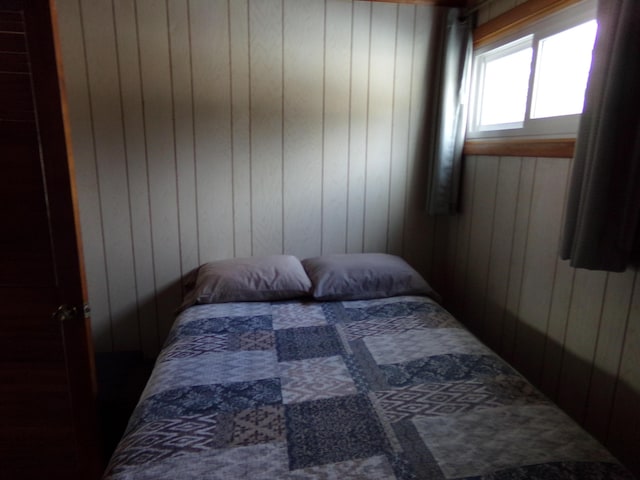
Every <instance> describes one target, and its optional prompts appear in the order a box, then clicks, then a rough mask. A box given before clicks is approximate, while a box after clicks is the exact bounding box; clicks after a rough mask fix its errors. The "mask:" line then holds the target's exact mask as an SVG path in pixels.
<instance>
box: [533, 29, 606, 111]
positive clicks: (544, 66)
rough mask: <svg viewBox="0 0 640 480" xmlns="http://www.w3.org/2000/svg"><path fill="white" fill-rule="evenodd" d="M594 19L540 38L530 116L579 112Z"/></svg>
mask: <svg viewBox="0 0 640 480" xmlns="http://www.w3.org/2000/svg"><path fill="white" fill-rule="evenodd" d="M597 29H598V24H597V22H596V21H595V20H591V21H590V22H587V23H583V24H582V25H578V26H577V27H573V28H571V29H569V30H565V31H564V32H560V33H558V34H556V35H552V36H550V37H547V38H544V39H542V40H540V44H539V47H538V64H537V65H536V77H535V81H534V90H533V99H532V100H533V102H532V106H531V118H546V117H555V116H559V115H572V114H576V113H582V107H583V104H584V93H585V89H586V87H587V79H588V77H589V70H590V68H591V52H592V50H593V44H594V42H595V38H596V31H597Z"/></svg>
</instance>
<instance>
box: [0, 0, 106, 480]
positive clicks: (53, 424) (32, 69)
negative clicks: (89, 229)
mask: <svg viewBox="0 0 640 480" xmlns="http://www.w3.org/2000/svg"><path fill="white" fill-rule="evenodd" d="M52 10H53V2H52V3H51V5H49V3H48V2H47V1H44V0H42V1H40V0H33V1H30V0H23V1H18V0H0V478H6V479H20V478H38V479H41V478H47V479H54V478H64V479H76V478H77V479H82V480H85V479H92V478H97V477H98V476H99V474H100V462H99V460H98V453H97V452H98V451H99V449H98V442H97V434H96V433H97V432H96V424H97V422H96V418H95V396H96V384H95V374H94V365H93V352H92V347H91V337H90V329H89V320H88V318H86V316H85V315H84V314H83V306H84V302H85V298H86V295H85V287H84V280H83V271H82V259H81V252H80V237H79V233H78V229H77V228H78V222H77V214H76V205H75V195H74V185H73V171H72V167H73V165H72V162H71V157H70V152H69V150H68V145H69V143H68V129H67V125H66V118H65V107H64V94H63V88H62V82H61V78H62V77H61V71H60V63H59V60H58V59H59V54H58V51H57V48H58V47H57V42H56V36H57V33H56V30H55V12H54V11H52ZM56 311H57V312H58V313H57V314H56Z"/></svg>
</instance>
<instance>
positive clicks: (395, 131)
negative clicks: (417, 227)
mask: <svg viewBox="0 0 640 480" xmlns="http://www.w3.org/2000/svg"><path fill="white" fill-rule="evenodd" d="M414 13H415V8H413V7H412V6H411V5H399V6H398V18H397V26H396V32H395V34H396V38H395V51H394V59H395V61H394V79H393V85H394V90H393V118H392V121H391V127H392V138H391V171H390V174H389V226H388V232H387V251H388V252H389V253H392V254H394V255H402V253H403V248H402V245H403V241H404V235H403V233H404V228H405V207H406V195H405V190H406V185H407V163H408V157H409V145H408V142H407V139H408V136H409V112H410V111H411V68H412V62H413V37H414Z"/></svg>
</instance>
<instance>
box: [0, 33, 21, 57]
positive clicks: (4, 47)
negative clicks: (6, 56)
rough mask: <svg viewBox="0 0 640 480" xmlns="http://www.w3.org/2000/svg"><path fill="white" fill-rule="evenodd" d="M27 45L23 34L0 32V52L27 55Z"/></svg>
mask: <svg viewBox="0 0 640 480" xmlns="http://www.w3.org/2000/svg"><path fill="white" fill-rule="evenodd" d="M26 51H27V44H26V41H25V37H24V35H23V34H21V33H6V32H0V52H11V53H25V52H26Z"/></svg>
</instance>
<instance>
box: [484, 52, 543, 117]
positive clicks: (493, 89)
mask: <svg viewBox="0 0 640 480" xmlns="http://www.w3.org/2000/svg"><path fill="white" fill-rule="evenodd" d="M532 54H533V49H532V48H524V49H522V50H519V51H517V52H515V53H512V54H510V55H506V56H503V57H500V58H497V59H495V60H488V61H487V62H486V64H485V71H484V88H483V90H482V98H481V103H480V105H481V107H480V112H481V115H480V125H483V126H485V125H498V124H508V123H518V122H522V121H523V120H524V114H525V110H526V107H527V91H528V89H529V75H530V73H531V56H532Z"/></svg>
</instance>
